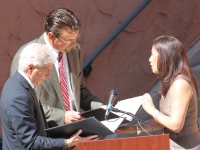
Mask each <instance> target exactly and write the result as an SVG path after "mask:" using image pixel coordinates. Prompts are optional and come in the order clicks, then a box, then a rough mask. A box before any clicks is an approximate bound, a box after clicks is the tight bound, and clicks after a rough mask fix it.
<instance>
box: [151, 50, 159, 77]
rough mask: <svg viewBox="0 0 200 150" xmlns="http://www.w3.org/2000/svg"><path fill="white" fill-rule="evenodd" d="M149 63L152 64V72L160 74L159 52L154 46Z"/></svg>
mask: <svg viewBox="0 0 200 150" xmlns="http://www.w3.org/2000/svg"><path fill="white" fill-rule="evenodd" d="M149 62H150V66H151V70H152V72H153V73H155V74H158V73H159V71H158V65H157V63H158V52H157V50H156V49H155V47H154V46H152V50H151V57H150V58H149Z"/></svg>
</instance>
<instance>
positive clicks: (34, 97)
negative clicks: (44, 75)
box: [15, 71, 48, 128]
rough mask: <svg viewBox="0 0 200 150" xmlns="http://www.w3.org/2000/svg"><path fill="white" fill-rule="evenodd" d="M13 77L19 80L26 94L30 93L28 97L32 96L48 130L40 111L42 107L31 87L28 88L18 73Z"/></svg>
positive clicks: (28, 85) (26, 82)
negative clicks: (26, 91)
mask: <svg viewBox="0 0 200 150" xmlns="http://www.w3.org/2000/svg"><path fill="white" fill-rule="evenodd" d="M15 77H16V78H17V79H18V80H19V82H20V83H21V84H22V85H23V86H24V87H25V88H26V89H27V90H28V92H29V93H30V95H31V96H32V98H33V99H34V101H35V102H36V105H37V106H38V108H39V109H40V110H41V113H42V118H43V120H44V123H45V127H46V128H48V126H47V122H46V118H45V115H44V112H43V109H42V106H41V104H40V101H38V99H37V97H36V95H35V92H34V90H33V89H32V87H31V86H30V84H29V83H28V81H26V79H25V78H24V77H23V76H22V75H21V74H20V73H19V72H18V71H16V73H15Z"/></svg>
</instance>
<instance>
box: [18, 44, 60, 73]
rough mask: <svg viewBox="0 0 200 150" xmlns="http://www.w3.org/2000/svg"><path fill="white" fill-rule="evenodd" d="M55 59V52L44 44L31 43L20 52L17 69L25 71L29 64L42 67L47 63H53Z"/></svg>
mask: <svg viewBox="0 0 200 150" xmlns="http://www.w3.org/2000/svg"><path fill="white" fill-rule="evenodd" d="M56 59H57V55H56V53H54V52H53V51H51V50H49V49H48V47H47V46H46V45H42V44H39V43H31V44H29V45H28V46H26V47H24V49H23V50H22V52H21V54H20V59H19V70H21V71H23V72H25V71H27V70H28V65H29V64H33V65H34V66H35V67H42V66H44V65H46V64H49V63H52V64H53V63H54V62H55V61H56Z"/></svg>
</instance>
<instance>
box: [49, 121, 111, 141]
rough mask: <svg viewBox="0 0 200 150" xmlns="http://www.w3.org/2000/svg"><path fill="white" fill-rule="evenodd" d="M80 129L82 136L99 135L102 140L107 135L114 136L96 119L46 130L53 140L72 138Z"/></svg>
mask: <svg viewBox="0 0 200 150" xmlns="http://www.w3.org/2000/svg"><path fill="white" fill-rule="evenodd" d="M79 129H82V133H81V134H80V136H82V137H85V136H89V135H98V137H99V138H100V139H101V138H103V137H104V136H106V135H109V134H113V132H112V131H111V130H110V129H108V128H107V127H106V126H105V125H103V124H102V123H101V122H99V121H98V120H97V119H96V118H95V117H90V118H86V119H83V120H79V121H76V122H72V123H69V124H64V125H62V126H57V127H53V128H48V129H45V131H46V132H47V133H48V135H49V136H50V137H52V138H70V137H71V136H72V135H73V134H74V133H76V132H77V131H78V130H79Z"/></svg>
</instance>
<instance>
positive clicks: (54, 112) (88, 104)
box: [11, 34, 102, 126]
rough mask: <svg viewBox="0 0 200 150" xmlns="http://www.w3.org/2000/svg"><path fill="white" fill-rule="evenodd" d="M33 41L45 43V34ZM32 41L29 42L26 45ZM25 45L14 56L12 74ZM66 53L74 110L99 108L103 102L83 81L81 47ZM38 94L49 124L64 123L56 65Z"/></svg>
mask: <svg viewBox="0 0 200 150" xmlns="http://www.w3.org/2000/svg"><path fill="white" fill-rule="evenodd" d="M33 42H35V43H41V44H45V41H44V34H43V35H42V36H41V37H39V38H38V39H36V40H33V41H31V42H30V43H33ZM30 43H27V44H26V45H28V44H30ZM26 45H24V46H26ZM24 46H22V47H21V48H20V49H19V50H18V51H17V53H16V54H15V56H14V58H13V61H12V65H11V75H12V74H13V73H14V72H15V71H16V70H17V69H18V61H19V57H20V54H21V51H22V49H23V48H24ZM66 55H67V59H68V64H69V72H70V81H71V86H72V87H71V88H72V92H73V96H74V100H73V101H72V104H73V107H74V110H76V111H79V112H80V111H81V109H83V110H90V109H96V108H99V107H100V106H101V105H102V102H101V101H100V100H99V99H98V98H97V97H95V96H93V95H92V94H91V93H90V91H89V90H88V89H87V88H86V87H85V86H84V83H83V81H82V68H81V61H80V48H79V46H78V44H77V46H76V47H74V48H73V49H72V50H71V52H69V53H66ZM38 94H39V98H40V101H41V103H42V106H43V109H44V112H45V116H46V119H47V121H48V123H49V126H52V124H50V123H53V124H54V123H55V124H57V125H62V124H63V123H64V114H65V108H64V103H63V97H62V93H61V90H60V85H59V80H58V75H57V72H56V69H55V67H54V66H53V68H52V70H51V77H50V78H47V79H45V80H44V82H43V83H42V84H41V86H38Z"/></svg>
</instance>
